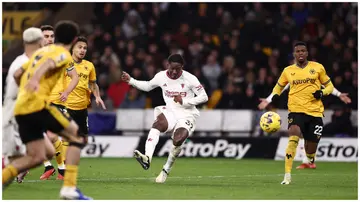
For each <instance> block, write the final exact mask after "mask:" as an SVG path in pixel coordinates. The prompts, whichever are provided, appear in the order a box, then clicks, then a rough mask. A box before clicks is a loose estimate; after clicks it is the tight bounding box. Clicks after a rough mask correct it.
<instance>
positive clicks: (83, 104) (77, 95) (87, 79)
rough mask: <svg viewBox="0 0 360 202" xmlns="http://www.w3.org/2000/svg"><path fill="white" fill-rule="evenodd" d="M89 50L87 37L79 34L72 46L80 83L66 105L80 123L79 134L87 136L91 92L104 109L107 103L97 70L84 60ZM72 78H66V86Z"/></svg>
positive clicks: (67, 109) (74, 63) (71, 114)
mask: <svg viewBox="0 0 360 202" xmlns="http://www.w3.org/2000/svg"><path fill="white" fill-rule="evenodd" d="M86 51H87V39H86V38H85V37H83V36H79V37H78V38H77V40H76V42H75V44H74V46H73V48H72V58H73V61H72V63H71V64H72V65H73V67H74V68H75V70H76V72H77V74H78V76H79V83H78V84H77V86H76V87H75V89H74V90H73V91H72V92H71V93H70V94H69V96H68V98H67V100H66V102H65V107H66V111H67V112H68V113H69V114H70V116H71V118H73V119H74V121H75V122H76V123H77V124H78V125H79V135H81V136H84V137H85V138H87V135H88V133H89V126H88V111H87V108H88V106H89V105H90V93H91V92H92V93H93V94H94V96H95V102H96V104H98V105H101V106H102V108H103V109H106V108H105V104H104V102H103V100H102V99H101V97H100V91H99V86H98V85H97V84H96V71H95V67H94V65H93V63H92V62H90V61H87V60H84V57H85V55H86ZM71 81H72V79H71V78H70V77H69V76H66V78H65V86H68V85H70V83H71Z"/></svg>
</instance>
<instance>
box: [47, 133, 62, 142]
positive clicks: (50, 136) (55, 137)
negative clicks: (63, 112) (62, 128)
mask: <svg viewBox="0 0 360 202" xmlns="http://www.w3.org/2000/svg"><path fill="white" fill-rule="evenodd" d="M46 134H47V136H48V138H49V140H50V142H51V143H55V142H56V141H57V140H58V139H59V137H58V136H57V135H56V134H55V133H53V132H51V131H47V132H46Z"/></svg>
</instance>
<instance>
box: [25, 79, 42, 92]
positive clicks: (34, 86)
mask: <svg viewBox="0 0 360 202" xmlns="http://www.w3.org/2000/svg"><path fill="white" fill-rule="evenodd" d="M25 89H26V90H27V91H29V92H35V91H37V90H38V89H39V81H36V80H35V79H30V80H29V82H28V83H27V84H26V86H25Z"/></svg>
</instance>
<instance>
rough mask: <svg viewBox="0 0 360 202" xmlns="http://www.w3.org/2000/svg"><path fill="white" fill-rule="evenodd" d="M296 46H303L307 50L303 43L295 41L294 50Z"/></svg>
mask: <svg viewBox="0 0 360 202" xmlns="http://www.w3.org/2000/svg"><path fill="white" fill-rule="evenodd" d="M296 46H305V47H306V48H307V46H306V43H305V42H303V41H297V42H295V44H294V48H295V47H296Z"/></svg>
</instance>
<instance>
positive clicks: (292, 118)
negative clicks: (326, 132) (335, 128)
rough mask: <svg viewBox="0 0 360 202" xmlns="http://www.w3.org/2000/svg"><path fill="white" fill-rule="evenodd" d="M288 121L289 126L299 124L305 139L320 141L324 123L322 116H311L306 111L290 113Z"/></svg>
mask: <svg viewBox="0 0 360 202" xmlns="http://www.w3.org/2000/svg"><path fill="white" fill-rule="evenodd" d="M288 123H289V125H288V128H290V126H292V125H297V126H299V127H300V129H301V133H302V135H303V137H304V139H305V140H308V141H311V142H319V141H320V138H321V135H322V130H323V125H324V124H323V120H322V118H321V117H315V116H310V115H307V114H304V113H289V116H288Z"/></svg>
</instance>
